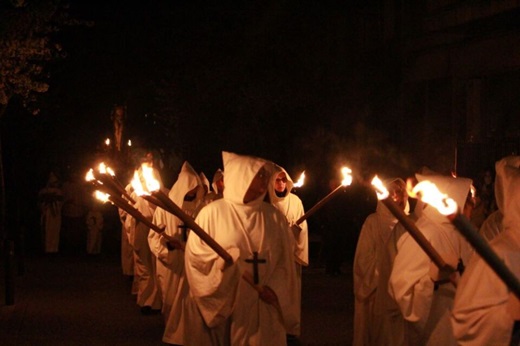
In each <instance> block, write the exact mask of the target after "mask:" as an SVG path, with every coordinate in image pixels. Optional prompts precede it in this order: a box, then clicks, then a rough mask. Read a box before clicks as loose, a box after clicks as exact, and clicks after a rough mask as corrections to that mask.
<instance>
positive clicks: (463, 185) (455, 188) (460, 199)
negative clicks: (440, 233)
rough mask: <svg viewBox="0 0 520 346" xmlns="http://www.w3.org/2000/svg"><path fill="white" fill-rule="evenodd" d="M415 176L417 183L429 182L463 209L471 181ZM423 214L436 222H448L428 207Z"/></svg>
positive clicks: (441, 176) (435, 210) (439, 176)
mask: <svg viewBox="0 0 520 346" xmlns="http://www.w3.org/2000/svg"><path fill="white" fill-rule="evenodd" d="M415 176H416V178H417V180H418V181H419V182H421V181H424V180H429V181H431V182H432V183H434V184H435V185H436V186H437V188H438V189H439V191H440V192H442V193H444V194H447V195H448V196H449V197H450V198H451V199H453V200H454V201H455V202H456V203H457V205H458V206H459V208H460V209H461V210H462V208H464V204H466V198H467V197H468V193H469V190H470V187H471V183H472V180H471V179H468V178H462V177H457V178H454V177H450V176H444V175H422V174H416V175H415ZM423 213H424V214H427V215H428V217H429V218H430V219H432V220H436V222H440V223H447V222H449V220H448V218H447V217H446V216H445V215H442V214H441V213H439V211H438V210H437V209H436V208H434V207H432V206H430V205H429V206H427V207H426V208H425V209H424V211H423Z"/></svg>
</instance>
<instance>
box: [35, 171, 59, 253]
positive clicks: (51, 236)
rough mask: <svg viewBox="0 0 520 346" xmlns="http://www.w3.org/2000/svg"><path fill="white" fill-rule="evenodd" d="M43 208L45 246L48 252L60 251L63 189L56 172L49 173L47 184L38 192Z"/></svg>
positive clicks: (42, 222)
mask: <svg viewBox="0 0 520 346" xmlns="http://www.w3.org/2000/svg"><path fill="white" fill-rule="evenodd" d="M38 200H39V204H40V210H41V219H40V223H41V227H42V230H43V239H44V241H43V245H44V246H43V248H44V251H45V252H46V253H56V252H58V249H59V245H60V232H61V209H62V207H63V190H62V189H61V183H60V181H59V180H58V178H57V177H56V175H55V174H54V172H51V173H50V174H49V180H48V181H47V185H46V186H45V187H44V188H43V189H41V190H40V192H39V193H38Z"/></svg>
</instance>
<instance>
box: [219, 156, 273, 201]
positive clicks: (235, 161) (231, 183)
mask: <svg viewBox="0 0 520 346" xmlns="http://www.w3.org/2000/svg"><path fill="white" fill-rule="evenodd" d="M222 162H223V164H224V172H225V174H224V186H225V187H226V188H225V189H224V199H225V200H228V201H230V202H233V203H235V204H244V196H245V194H246V191H247V190H248V188H249V185H251V182H252V181H253V178H254V177H255V176H256V174H257V173H258V171H260V169H261V168H262V167H264V166H265V165H266V164H267V163H268V162H269V161H267V160H264V159H261V158H257V157H252V156H244V155H238V154H234V153H230V152H227V151H223V152H222ZM264 197H265V195H264V196H261V198H258V199H257V200H263V198H264ZM248 204H251V203H248Z"/></svg>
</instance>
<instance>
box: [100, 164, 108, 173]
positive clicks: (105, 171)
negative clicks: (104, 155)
mask: <svg viewBox="0 0 520 346" xmlns="http://www.w3.org/2000/svg"><path fill="white" fill-rule="evenodd" d="M98 171H99V173H101V174H107V165H105V163H104V162H101V163H100V164H99V168H98Z"/></svg>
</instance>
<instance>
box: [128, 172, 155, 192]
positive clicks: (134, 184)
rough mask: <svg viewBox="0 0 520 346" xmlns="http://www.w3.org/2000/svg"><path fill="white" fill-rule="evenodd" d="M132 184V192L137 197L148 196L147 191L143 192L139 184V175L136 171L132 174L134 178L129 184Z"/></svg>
mask: <svg viewBox="0 0 520 346" xmlns="http://www.w3.org/2000/svg"><path fill="white" fill-rule="evenodd" d="M130 183H131V184H132V188H133V189H134V192H135V193H136V195H138V196H142V195H145V194H146V195H149V194H150V193H148V191H145V189H144V187H143V184H142V182H141V179H140V178H139V173H138V172H137V171H135V172H134V178H133V179H132V181H131V182H130Z"/></svg>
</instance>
